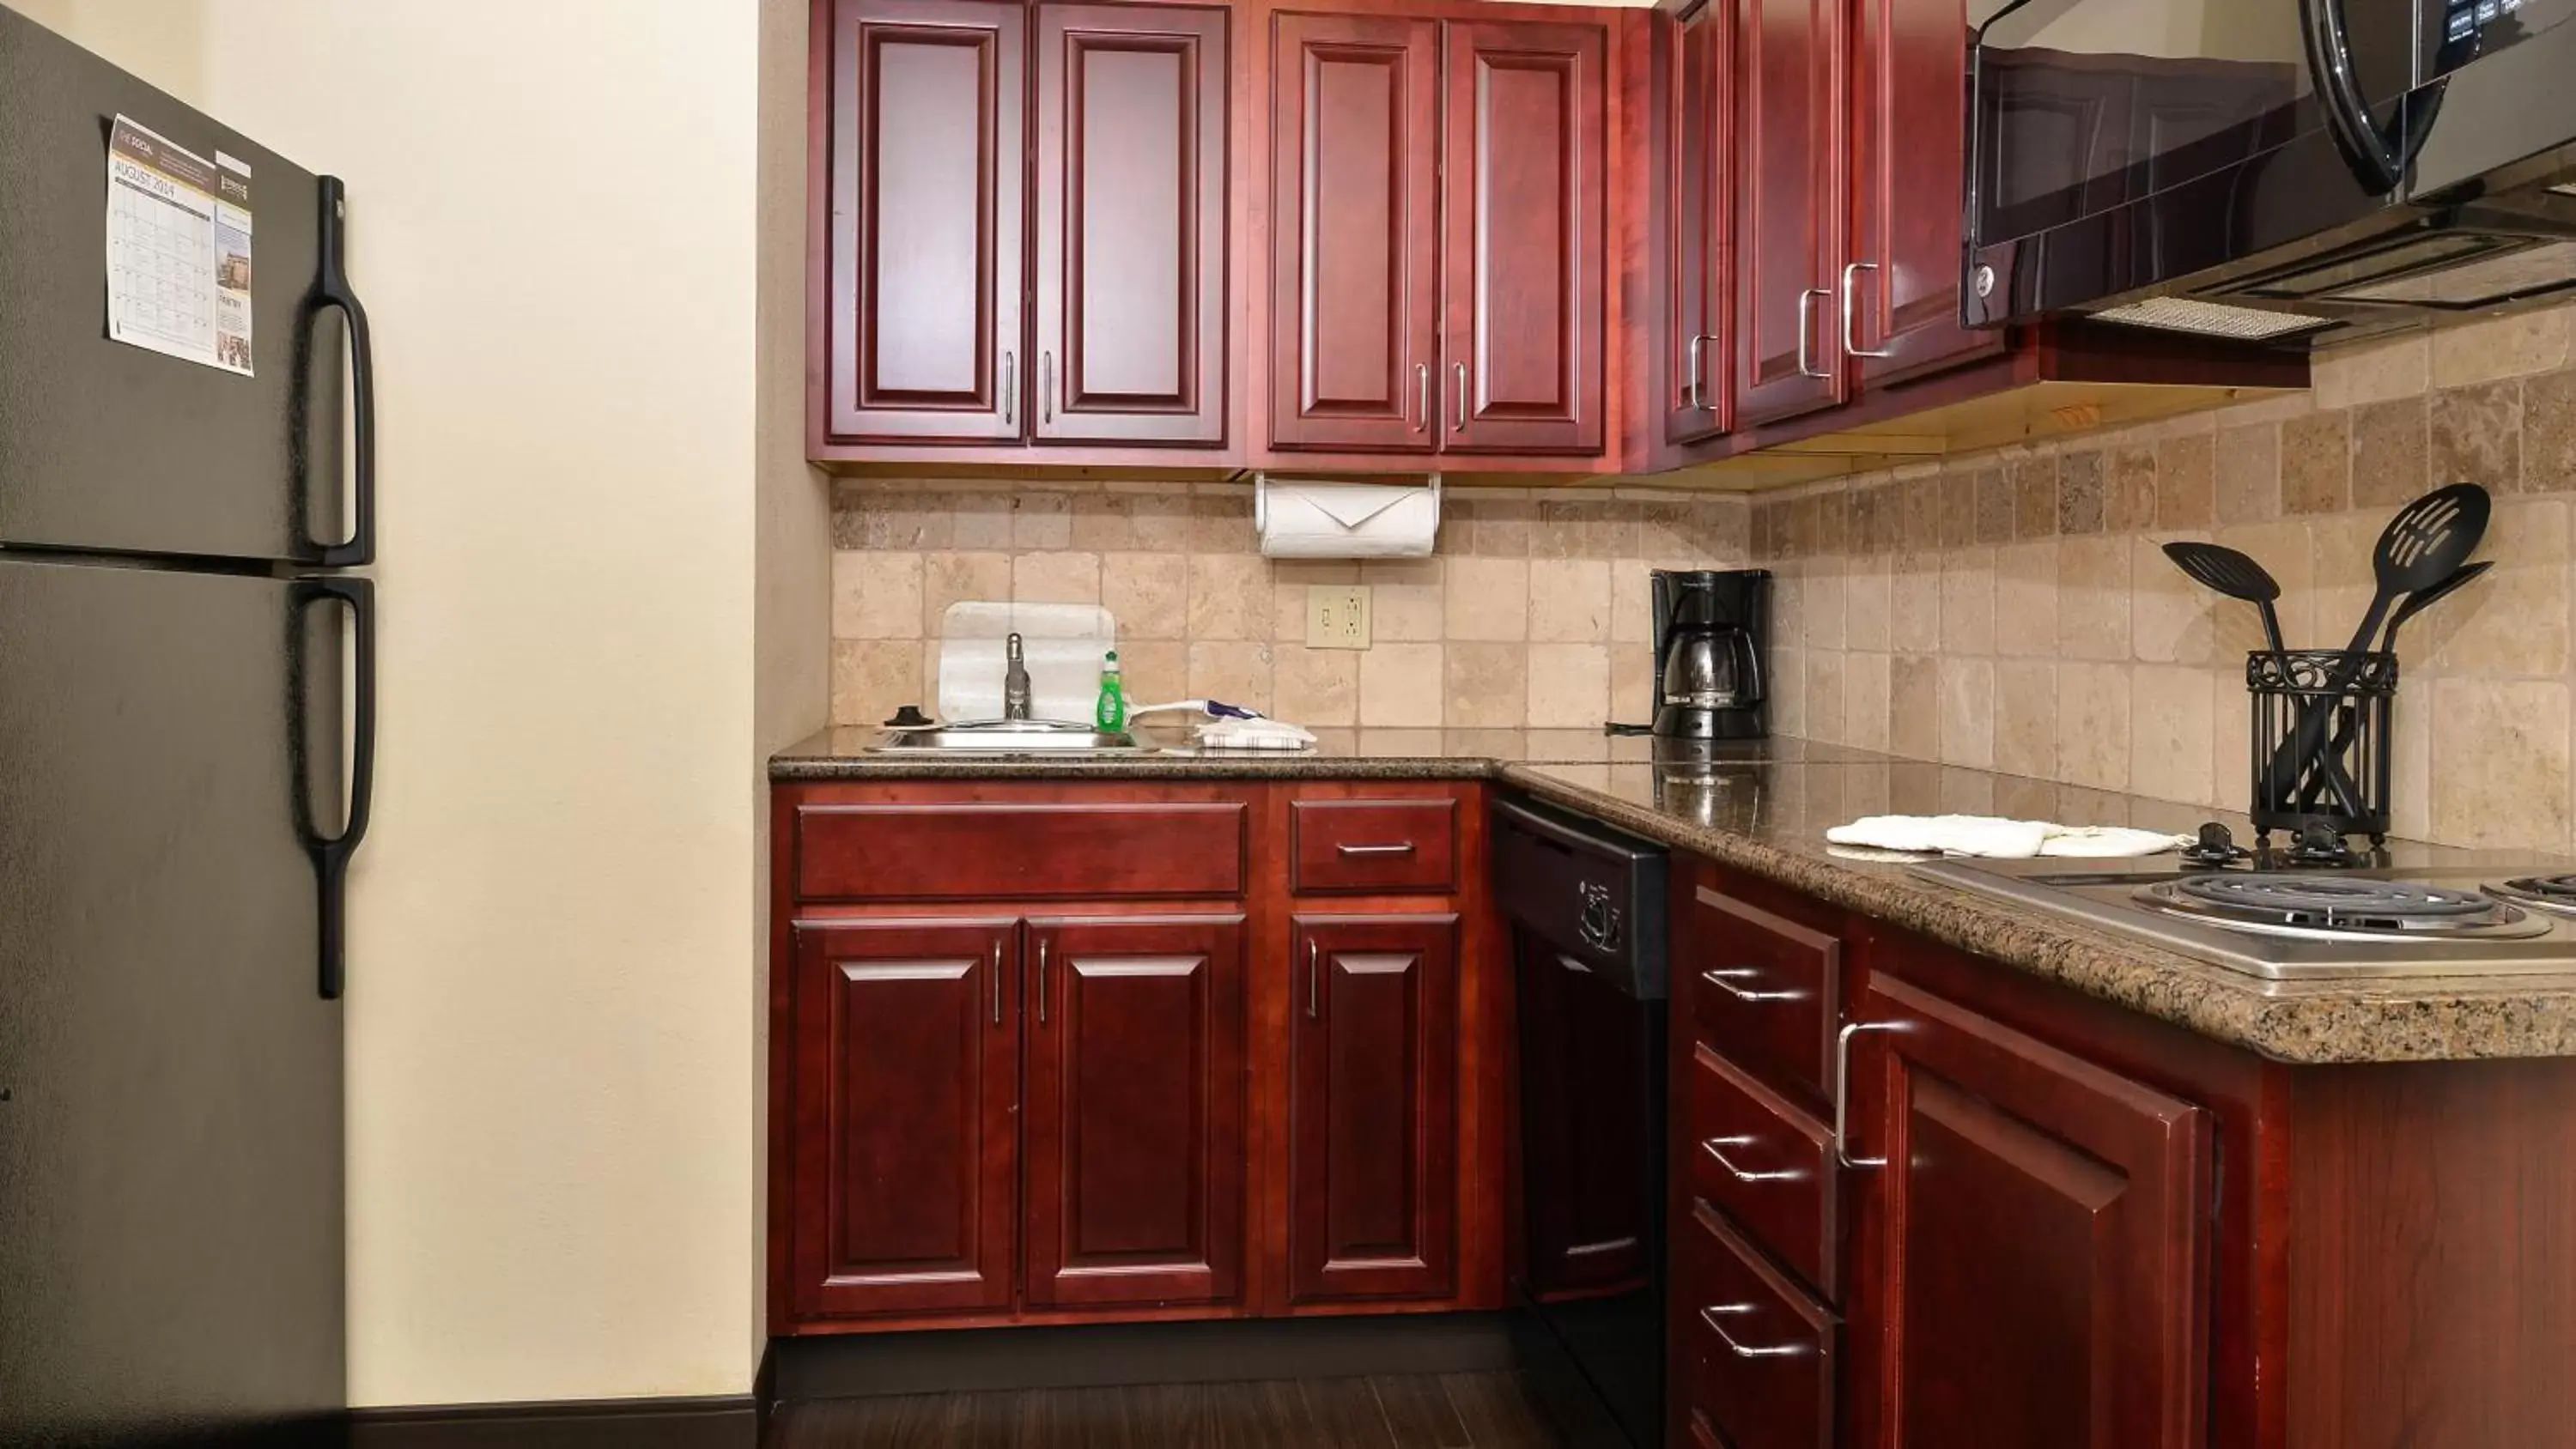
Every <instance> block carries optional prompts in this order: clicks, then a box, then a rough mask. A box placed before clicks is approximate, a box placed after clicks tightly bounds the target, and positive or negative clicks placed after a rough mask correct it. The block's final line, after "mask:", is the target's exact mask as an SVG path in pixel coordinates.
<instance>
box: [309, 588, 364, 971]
mask: <svg viewBox="0 0 2576 1449" xmlns="http://www.w3.org/2000/svg"><path fill="white" fill-rule="evenodd" d="M294 589H295V593H294V599H295V613H296V617H297V618H298V619H301V618H302V617H303V615H304V610H305V609H306V608H308V607H310V606H311V605H313V604H315V603H319V602H322V601H325V600H328V601H330V602H332V603H336V604H341V605H344V606H346V607H347V608H348V610H349V613H350V616H351V619H352V622H353V623H354V624H355V626H356V633H357V640H358V650H357V669H356V675H357V703H356V716H357V717H356V719H355V720H354V721H353V722H352V724H351V729H350V733H351V742H350V759H349V804H348V813H347V815H346V817H345V818H344V820H343V823H342V824H341V826H340V830H339V833H338V834H336V835H325V834H324V833H323V832H322V830H321V828H320V827H319V826H318V825H316V824H315V822H314V820H313V817H312V804H311V800H310V798H309V791H310V789H311V787H310V786H309V785H307V786H304V787H302V788H300V789H299V790H298V792H297V795H296V802H295V820H296V829H297V832H298V833H299V834H301V835H302V836H303V837H304V848H305V850H306V851H308V852H309V853H311V855H312V857H313V871H314V875H315V877H316V879H317V880H318V881H319V883H320V885H321V895H322V950H321V988H322V999H323V1000H325V1001H337V1000H339V999H340V991H341V988H342V987H343V986H344V985H345V984H346V983H347V980H348V975H349V857H351V856H353V855H355V854H357V853H358V842H360V841H361V840H364V839H365V838H366V835H367V816H368V813H369V811H370V809H371V807H372V805H373V803H374V798H375V793H376V586H375V584H374V582H372V581H371V580H368V579H362V578H299V579H297V580H296V581H295V584H294ZM303 713H304V712H303V705H302V703H301V699H300V697H299V701H298V703H297V705H296V718H297V719H298V720H301V719H302V718H303Z"/></svg>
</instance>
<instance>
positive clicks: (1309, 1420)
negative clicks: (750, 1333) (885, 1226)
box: [768, 1373, 1557, 1449]
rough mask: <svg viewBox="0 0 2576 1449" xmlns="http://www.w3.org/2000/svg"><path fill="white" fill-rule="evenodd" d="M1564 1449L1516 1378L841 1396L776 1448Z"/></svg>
mask: <svg viewBox="0 0 2576 1449" xmlns="http://www.w3.org/2000/svg"><path fill="white" fill-rule="evenodd" d="M949 1446H956V1449H1556V1446H1557V1438H1556V1436H1555V1435H1554V1434H1553V1433H1551V1432H1550V1431H1549V1430H1548V1428H1547V1426H1546V1423H1545V1421H1544V1420H1543V1419H1541V1418H1540V1416H1539V1411H1538V1408H1537V1406H1536V1405H1535V1404H1533V1403H1532V1402H1531V1401H1530V1399H1529V1396H1528V1394H1527V1392H1526V1391H1525V1390H1524V1389H1523V1387H1522V1385H1521V1382H1520V1379H1519V1377H1518V1376H1517V1375H1514V1374H1509V1373H1473V1374H1439V1375H1420V1376H1413V1377H1402V1378H1365V1379H1271V1380H1264V1381H1261V1382H1255V1383H1230V1384H1149V1385H1143V1386H1138V1387H1131V1388H1108V1389H1036V1390H1030V1391H1028V1392H1024V1393H996V1394H928V1395H923V1396H920V1397H917V1398H886V1399H836V1400H830V1401H826V1402H821V1403H807V1404H796V1405H791V1406H790V1407H788V1408H787V1409H785V1410H782V1411H781V1412H780V1414H779V1416H778V1417H777V1419H776V1420H775V1422H774V1424H773V1426H772V1428H771V1431H770V1436H769V1444H768V1449H949Z"/></svg>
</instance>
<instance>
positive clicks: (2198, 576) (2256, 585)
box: [2165, 543, 2281, 654]
mask: <svg viewBox="0 0 2576 1449" xmlns="http://www.w3.org/2000/svg"><path fill="white" fill-rule="evenodd" d="M2165 557H2167V558H2169V559H2172V560H2173V561H2174V567H2176V568H2179V569H2181V570H2182V571H2183V572H2184V573H2186V574H2189V575H2191V577H2192V579H2193V580H2194V581H2195V582H2198V583H2200V584H2201V585H2203V586H2205V587H2207V588H2210V589H2214V590H2216V591H2218V592H2219V593H2222V594H2225V595H2226V596H2227V597H2229V598H2231V599H2243V600H2244V601H2245V602H2247V603H2249V604H2252V605H2254V606H2255V607H2257V608H2259V609H2261V610H2262V611H2263V637H2264V638H2265V639H2266V640H2268V641H2269V642H2270V643H2271V645H2272V652H2273V653H2275V654H2278V653H2280V652H2281V615H2280V612H2279V611H2278V610H2276V609H2274V608H2273V607H2272V605H2273V603H2274V601H2276V600H2278V599H2279V598H2280V597H2281V584H2280V581H2279V580H2277V579H2275V578H2273V577H2272V575H2271V572H2270V570H2268V569H2265V568H2264V567H2263V566H2262V565H2261V564H2258V563H2256V562H2255V561H2254V560H2252V559H2250V558H2248V557H2246V556H2245V555H2244V554H2242V553H2239V552H2237V551H2236V550H2235V549H2232V548H2224V547H2221V546H2220V545H2218V544H2214V543H2169V544H2166V545H2165Z"/></svg>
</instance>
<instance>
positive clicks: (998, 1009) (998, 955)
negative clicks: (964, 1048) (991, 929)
mask: <svg viewBox="0 0 2576 1449" xmlns="http://www.w3.org/2000/svg"><path fill="white" fill-rule="evenodd" d="M1001 1024H1002V940H1001V938H1000V937H999V936H996V937H994V938H993V1025H995V1026H1000V1025H1001Z"/></svg>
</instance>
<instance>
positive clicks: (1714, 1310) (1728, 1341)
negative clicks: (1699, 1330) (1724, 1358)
mask: <svg viewBox="0 0 2576 1449" xmlns="http://www.w3.org/2000/svg"><path fill="white" fill-rule="evenodd" d="M1753 1311H1754V1308H1753V1305H1752V1304H1750V1303H1712V1304H1710V1305H1709V1306H1707V1307H1706V1308H1703V1309H1701V1310H1700V1311H1699V1321H1700V1322H1702V1323H1705V1324H1707V1325H1708V1331H1709V1332H1711V1333H1714V1334H1716V1335H1717V1338H1718V1342H1720V1343H1723V1344H1725V1345H1726V1349H1727V1352H1729V1353H1732V1354H1734V1355H1735V1356H1736V1357H1737V1358H1795V1357H1797V1356H1798V1355H1799V1354H1802V1353H1805V1352H1806V1351H1807V1346H1806V1345H1805V1344H1803V1343H1777V1344H1771V1345H1768V1346H1766V1347H1763V1348H1750V1347H1747V1346H1745V1345H1744V1344H1740V1343H1737V1342H1736V1341H1735V1335H1734V1334H1731V1333H1729V1332H1727V1331H1726V1325H1725V1324H1723V1323H1721V1322H1719V1321H1718V1320H1719V1319H1722V1318H1733V1317H1737V1316H1739V1315H1742V1314H1746V1313H1751V1312H1753Z"/></svg>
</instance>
